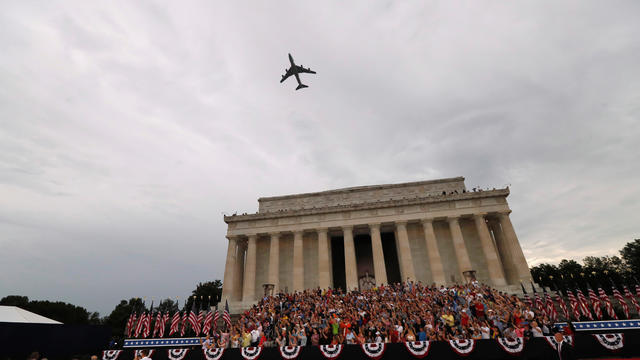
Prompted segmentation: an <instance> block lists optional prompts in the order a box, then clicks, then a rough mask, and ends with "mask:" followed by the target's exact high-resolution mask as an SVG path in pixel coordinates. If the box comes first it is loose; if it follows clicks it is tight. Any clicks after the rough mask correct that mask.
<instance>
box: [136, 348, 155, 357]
mask: <svg viewBox="0 0 640 360" xmlns="http://www.w3.org/2000/svg"><path fill="white" fill-rule="evenodd" d="M141 351H142V350H136V352H135V355H136V357H139V358H142V357H143V356H142V352H141ZM147 351H148V352H149V357H151V356H153V353H154V352H155V350H153V349H149V350H147Z"/></svg>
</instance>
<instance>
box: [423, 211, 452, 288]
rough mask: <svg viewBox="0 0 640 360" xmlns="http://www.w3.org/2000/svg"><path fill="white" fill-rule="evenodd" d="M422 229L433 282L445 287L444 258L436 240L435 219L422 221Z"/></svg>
mask: <svg viewBox="0 0 640 360" xmlns="http://www.w3.org/2000/svg"><path fill="white" fill-rule="evenodd" d="M422 229H423V230H424V240H425V242H426V243H427V255H428V256H429V265H431V275H432V276H433V282H434V283H436V284H437V285H445V284H446V283H447V280H446V279H445V277H444V267H443V266H442V258H441V257H440V250H439V249H438V240H437V239H436V233H435V231H433V219H424V220H422Z"/></svg>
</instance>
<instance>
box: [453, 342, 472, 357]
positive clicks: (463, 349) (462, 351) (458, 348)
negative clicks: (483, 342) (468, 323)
mask: <svg viewBox="0 0 640 360" xmlns="http://www.w3.org/2000/svg"><path fill="white" fill-rule="evenodd" d="M449 345H451V348H452V349H453V351H455V352H457V353H458V355H462V356H465V355H469V354H471V352H472V351H473V349H474V348H475V345H476V343H475V341H473V340H472V339H464V340H449Z"/></svg>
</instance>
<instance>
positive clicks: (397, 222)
mask: <svg viewBox="0 0 640 360" xmlns="http://www.w3.org/2000/svg"><path fill="white" fill-rule="evenodd" d="M395 224H396V226H400V227H407V222H406V221H404V220H402V221H396V222H395Z"/></svg>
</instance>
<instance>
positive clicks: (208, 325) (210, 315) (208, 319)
mask: <svg viewBox="0 0 640 360" xmlns="http://www.w3.org/2000/svg"><path fill="white" fill-rule="evenodd" d="M212 321H213V313H212V312H211V309H209V311H208V312H207V316H205V318H204V324H203V325H202V333H203V334H205V335H209V330H211V322H212Z"/></svg>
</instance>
